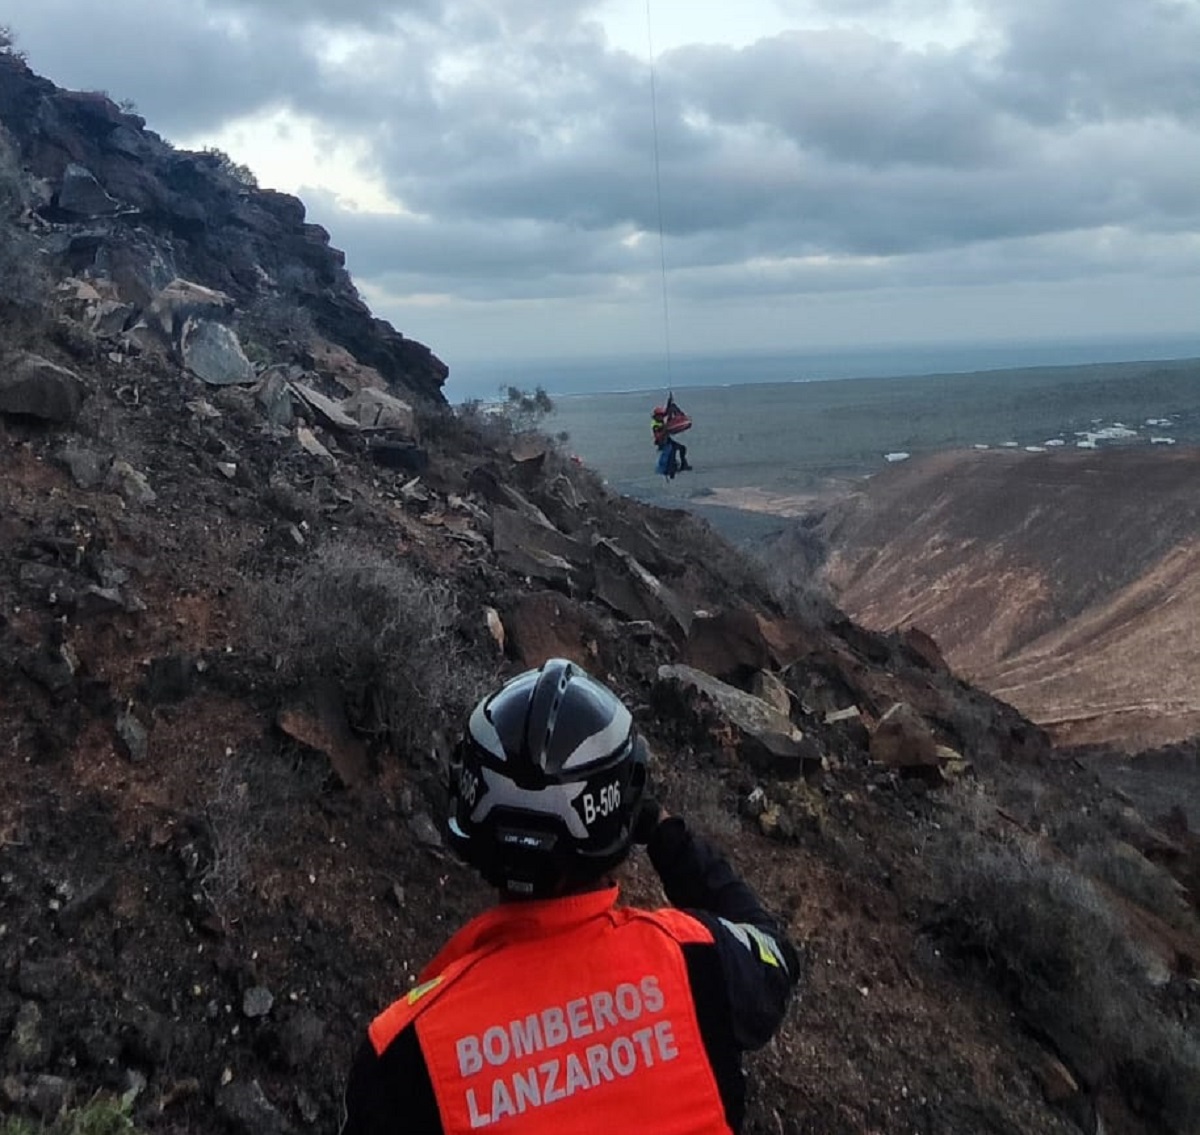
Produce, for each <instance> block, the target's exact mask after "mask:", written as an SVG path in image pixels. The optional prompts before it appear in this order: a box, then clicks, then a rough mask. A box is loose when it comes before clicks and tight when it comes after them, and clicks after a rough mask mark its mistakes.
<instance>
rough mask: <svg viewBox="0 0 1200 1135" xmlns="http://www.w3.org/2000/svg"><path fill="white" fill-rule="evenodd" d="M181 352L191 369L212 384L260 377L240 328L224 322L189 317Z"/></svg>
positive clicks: (237, 381)
mask: <svg viewBox="0 0 1200 1135" xmlns="http://www.w3.org/2000/svg"><path fill="white" fill-rule="evenodd" d="M180 353H181V354H182V356H183V362H184V365H185V366H186V367H187V368H188V370H190V371H191V372H192V374H194V375H195V376H196V377H197V378H199V379H201V380H202V381H204V382H207V383H208V384H209V385H210V386H236V385H239V384H241V385H249V384H250V383H252V382H255V381H257V379H258V376H257V375H256V374H255V372H254V365H253V364H252V363H251V362H250V360H249V359H248V358H246V355H245V353H244V352H243V351H242V344H241V343H240V342H239V341H238V337H237V332H235V331H234V330H233V328H232V327H226V326H225V324H223V323H214V322H213V321H212V320H209V319H199V320H194V319H193V320H189V321H188V325H187V329H186V331H185V333H184V336H183V340H182V342H181V344H180Z"/></svg>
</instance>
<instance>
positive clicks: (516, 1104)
mask: <svg viewBox="0 0 1200 1135" xmlns="http://www.w3.org/2000/svg"><path fill="white" fill-rule="evenodd" d="M582 898H584V899H585V900H586V902H585V904H584V906H582V907H581V906H580V905H579V900H578V899H572V900H559V902H558V903H538V904H511V905H509V906H507V907H504V906H502V907H498V908H496V909H495V910H494V911H491V912H489V914H488V915H485V916H484V918H483V920H476V922H475V923H473V924H471V925H470V926H468V927H465V928H464V930H463V931H461V932H460V935H461V937H462V938H464V939H466V940H467V941H468V942H470V943H471V944H472V945H473V946H474V947H475V948H474V949H472V950H470V951H469V952H466V953H459V952H458V947H459V946H460V943H459V938H460V935H456V936H455V939H452V940H451V943H450V945H449V946H448V947H447V949H446V950H444V951H443V952H442V955H439V959H440V960H447V959H448V960H449V964H448V965H447V967H446V968H445V969H444V970H443V971H442V972H441V973H440V974H437V975H435V976H432V977H430V978H429V981H430V982H436V984H430V985H428V986H427V988H424V989H422V987H421V986H418V987H417V989H415V990H414V991H413V992H412V993H411V994H409V995H408V996H407V997H406V998H402V999H401V1001H399V1002H397V1004H396V1005H394V1006H392V1007H391V1008H390V1009H389V1010H388V1011H387V1012H386V1013H384V1014H382V1015H381V1016H380V1017H379V1018H378V1019H377V1020H376V1022H375V1023H374V1024H373V1025H372V1027H371V1036H372V1041H373V1042H374V1044H375V1047H376V1050H377V1051H382V1048H383V1047H386V1044H387V1043H388V1042H390V1039H391V1038H392V1037H394V1036H395V1035H396V1034H397V1033H398V1032H399V1030H400V1029H401V1028H403V1027H405V1025H407V1024H409V1023H413V1024H414V1025H415V1028H416V1033H417V1038H418V1040H419V1041H420V1045H421V1049H422V1052H423V1053H424V1056H425V1061H426V1065H427V1067H428V1069H429V1075H430V1080H431V1082H432V1084H433V1088H434V1093H435V1095H436V1097H437V1101H438V1109H439V1111H440V1113H441V1116H442V1123H443V1125H444V1127H445V1130H446V1132H447V1133H448V1135H451V1133H453V1135H458V1133H466V1132H472V1131H483V1132H488V1133H489V1135H491V1133H497V1135H499V1133H505V1132H520V1133H521V1135H535V1133H539V1132H547V1133H548V1132H553V1133H554V1135H570V1133H573V1132H578V1133H580V1135H584V1133H595V1132H605V1131H609V1130H612V1131H646V1132H654V1133H655V1135H718V1133H720V1135H728V1132H729V1127H728V1125H727V1124H726V1123H725V1118H724V1107H723V1105H722V1103H721V1098H720V1092H719V1091H718V1088H717V1084H716V1079H715V1077H714V1075H713V1072H712V1069H711V1067H710V1066H709V1063H708V1060H707V1057H706V1056H705V1052H704V1044H703V1041H702V1039H701V1036H700V1027H699V1023H698V1021H697V1018H696V1010H695V1006H694V1004H693V1001H692V994H691V987H690V985H689V982H688V977H687V967H686V963H685V961H684V956H683V951H682V949H681V944H682V943H687V942H711V941H712V935H711V934H710V932H709V931H708V929H707V928H706V927H705V926H704V925H703V924H701V923H699V922H697V921H696V920H695V919H693V918H691V917H689V916H688V915H686V914H684V913H682V912H681V911H676V910H663V911H637V910H625V909H621V908H614V907H613V906H612V900H613V899H615V891H614V892H611V893H608V892H599V893H597V894H596V895H594V896H593V895H589V896H582ZM606 898H607V901H605V899H606ZM569 904H575V907H574V911H573V913H564V910H565V908H567V907H568V905H569ZM556 908H558V909H556ZM531 913H532V914H533V915H534V917H532V918H531V917H530V915H531ZM581 913H582V914H583V917H579V915H580V914H581ZM506 921H507V922H508V926H507V929H508V930H510V931H512V933H511V934H509V933H505V929H506V926H505V923H506ZM485 922H486V923H488V924H487V925H486V926H485V925H483V923H485ZM389 1034H390V1035H389Z"/></svg>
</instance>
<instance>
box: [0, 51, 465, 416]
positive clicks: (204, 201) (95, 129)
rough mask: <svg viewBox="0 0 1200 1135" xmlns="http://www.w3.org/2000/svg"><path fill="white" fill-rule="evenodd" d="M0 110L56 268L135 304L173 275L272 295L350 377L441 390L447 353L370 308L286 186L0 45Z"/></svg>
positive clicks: (433, 395) (431, 394)
mask: <svg viewBox="0 0 1200 1135" xmlns="http://www.w3.org/2000/svg"><path fill="white" fill-rule="evenodd" d="M0 122H3V124H4V126H5V127H6V128H7V130H8V131H9V133H10V135H11V136H12V138H13V140H14V142H15V144H16V148H17V150H18V152H19V154H20V157H21V160H22V163H23V164H24V165H25V166H26V167H27V168H28V169H29V170H30V171H31V173H32V174H33V176H34V177H35V178H37V179H39V181H40V183H41V186H42V189H41V199H40V202H39V203H38V212H39V213H40V215H41V217H42V218H43V219H44V221H45V222H47V223H48V225H49V232H48V233H47V234H46V235H45V236H44V238H43V239H44V242H45V247H46V248H47V250H48V251H49V252H50V253H51V254H52V256H53V257H54V258H55V260H56V261H57V262H58V264H59V266H60V273H61V274H64V275H76V276H80V275H95V276H97V277H101V278H104V279H109V280H112V281H113V282H114V283H115V285H116V286H117V289H118V292H119V296H120V299H121V300H122V301H123V302H127V303H132V304H134V305H136V306H139V307H144V306H145V305H146V304H148V303H149V302H150V300H151V297H153V296H154V295H155V294H156V293H158V292H159V291H161V289H162V288H164V287H165V286H166V285H168V284H169V283H170V281H171V280H173V279H175V278H180V277H182V278H185V279H187V280H192V281H195V282H197V283H199V284H202V285H204V286H205V287H208V288H213V289H216V290H218V291H221V292H225V293H227V294H228V295H230V296H232V297H233V299H234V300H235V301H236V303H237V305H238V306H239V307H240V308H247V307H250V306H251V305H252V304H253V303H254V302H255V301H256V300H262V299H266V298H272V297H275V298H281V299H283V300H284V301H285V302H286V303H287V304H289V305H292V306H294V307H298V308H301V309H303V310H304V311H305V312H307V313H308V316H309V317H310V318H311V320H312V323H313V325H314V326H315V328H316V329H317V331H319V332H320V334H321V335H322V336H324V338H325V339H326V340H328V341H329V343H331V344H333V345H335V347H336V348H338V349H340V350H341V352H342V353H343V355H344V356H345V357H344V358H343V359H342V360H341V367H342V370H343V371H344V372H345V373H353V374H357V375H358V377H357V378H355V379H354V380H353V381H355V382H356V383H361V382H363V381H366V382H369V381H370V380H369V377H368V378H366V379H363V378H362V375H368V376H369V374H370V373H372V372H374V373H377V374H378V375H379V376H381V378H382V381H383V382H384V383H386V384H387V386H389V387H391V388H392V389H395V390H396V391H398V392H400V393H401V394H407V395H408V396H410V397H417V398H421V399H425V400H430V401H435V402H441V401H442V400H443V399H442V394H441V386H442V383H443V382H444V381H445V379H446V376H447V374H448V370H447V368H446V366H445V364H444V363H442V362H441V361H440V360H439V359H438V358H436V357H435V356H434V354H433V353H432V352H431V351H430V350H429V348H427V347H425V346H424V345H422V344H421V343H417V342H414V341H413V340H411V339H407V338H405V337H404V335H402V334H401V333H400V332H398V331H397V330H396V329H395V328H393V327H392V326H391V325H390V324H389V323H387V322H385V321H384V320H381V319H377V318H375V317H374V316H373V315H372V313H371V311H370V310H369V309H368V307H367V305H366V304H365V303H364V302H363V300H362V299H361V297H360V296H359V294H358V291H357V289H356V288H355V287H354V284H353V282H352V281H351V279H350V275H349V273H348V272H347V271H346V267H345V257H344V255H343V254H342V253H341V252H340V251H339V250H338V249H336V248H333V247H332V246H331V245H330V238H329V234H328V233H327V232H326V231H325V230H324V229H323V228H321V226H320V225H314V224H309V223H307V222H306V221H305V209H304V205H303V203H302V202H301V201H299V200H298V199H297V198H295V197H291V196H288V195H287V194H284V193H277V192H274V191H272V190H266V189H259V188H257V187H255V186H254V185H251V184H247V183H246V182H245V180H244V179H241V178H239V177H238V176H237V172H236V171H235V170H231V169H230V168H228V163H227V162H224V161H222V158H221V155H217V154H212V153H198V154H197V153H187V152H184V151H179V150H176V149H174V148H173V147H172V146H171V145H169V144H168V143H167V142H164V141H163V140H162V139H161V138H160V137H159V136H158V135H156V134H154V133H152V132H151V131H148V130H147V129H146V128H145V122H144V120H143V119H141V118H140V117H138V116H137V115H134V114H126V113H123V112H122V111H121V110H120V109H119V108H118V107H117V106H116V105H115V104H114V103H113V102H112V101H111V100H110V99H108V98H107V97H106V96H104V95H103V94H100V93H98V92H77V91H64V90H61V89H59V88H58V87H56V86H55V85H54V84H53V83H51V82H49V81H47V80H46V79H42V78H40V77H38V76H37V75H35V74H34V73H33V72H32V71H30V70H29V69H28V68H27V67H26V66H25V65H24V63H23V62H22V61H21V60H20V59H19V58H17V57H16V56H15V55H12V54H3V55H0Z"/></svg>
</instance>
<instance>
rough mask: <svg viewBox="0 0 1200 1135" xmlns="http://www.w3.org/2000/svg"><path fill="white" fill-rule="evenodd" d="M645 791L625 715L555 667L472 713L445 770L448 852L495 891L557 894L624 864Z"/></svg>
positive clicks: (638, 748)
mask: <svg viewBox="0 0 1200 1135" xmlns="http://www.w3.org/2000/svg"><path fill="white" fill-rule="evenodd" d="M645 787H646V745H645V743H644V742H643V741H642V739H641V737H640V736H639V735H638V733H637V731H636V730H635V729H634V726H633V717H632V716H631V715H630V712H629V710H628V709H626V708H625V706H624V705H623V704H622V703H621V701H620V699H619V698H618V697H617V696H616V695H615V694H614V693H613V692H612V691H611V690H609V689H608V687H607V686H604V685H602V684H601V683H600V682H598V681H596V680H595V679H594V678H592V677H590V676H589V675H588V674H587V673H585V672H584V671H583V670H581V669H580V668H579V667H578V666H576V665H574V663H571V662H568V661H566V660H565V659H562V658H552V659H550V660H549V661H548V662H546V663H545V664H543V665H542V666H541V667H540V668H539V669H537V670H527V671H526V672H525V673H523V674H519V675H518V676H517V677H515V678H513V679H512V681H510V682H508V683H506V684H505V685H504V686H502V687H501V688H500V689H499V690H497V691H496V692H495V693H493V694H490V695H489V696H487V697H485V698H484V699H483V701H481V702H480V703H479V704H478V705H477V706H476V707H475V710H474V712H472V714H471V717H470V720H469V721H468V724H467V730H466V734H465V736H464V737H463V740H462V743H461V744H460V745H459V747H458V750H457V752H456V754H455V761H454V767H453V768H452V770H451V784H450V792H451V801H450V819H449V831H450V841H451V844H452V845H453V847H454V848H455V850H456V851H457V852H458V853H459V854H460V855H461V856H462V857H463V858H464V859H465V860H466V861H467V862H468V863H470V864H471V865H472V866H473V867H475V868H476V869H477V870H478V871H479V872H480V873H481V874H482V875H483V877H484V878H485V879H486V880H487V881H488V882H489V883H491V884H492V885H493V886H495V887H498V888H500V889H502V890H505V891H508V892H509V893H511V894H514V895H522V896H525V897H530V898H538V897H546V896H551V895H557V894H562V893H563V892H565V891H570V890H572V889H574V888H576V887H578V886H581V885H587V884H588V883H592V882H595V881H596V880H598V879H600V878H601V877H602V876H603V875H604V874H605V873H606V872H608V871H609V870H611V869H612V868H613V867H615V866H616V865H617V864H618V863H620V862H621V860H622V859H624V858H625V856H626V855H627V854H628V852H629V847H630V843H631V841H632V837H633V826H634V821H635V819H636V817H637V814H638V808H639V805H640V804H641V800H642V795H643V792H644V790H645Z"/></svg>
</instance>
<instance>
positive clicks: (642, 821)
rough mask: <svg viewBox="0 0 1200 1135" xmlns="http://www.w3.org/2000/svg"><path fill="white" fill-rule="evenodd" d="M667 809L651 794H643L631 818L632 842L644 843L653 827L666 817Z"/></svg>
mask: <svg viewBox="0 0 1200 1135" xmlns="http://www.w3.org/2000/svg"><path fill="white" fill-rule="evenodd" d="M666 816H667V810H666V809H665V808H664V807H663V806H662V805H661V804H660V803H659V802H658V801H657V800H655V799H654V797H653V796H643V797H642V800H641V803H640V804H638V810H637V815H636V816H634V818H633V842H634V843H641V844H646V843H649V842H650V837H651V836H652V835H653V834H654V829H655V828H656V827H658V825H659V824H660V823H661V822H662V821H663V820H664V819H666Z"/></svg>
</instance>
